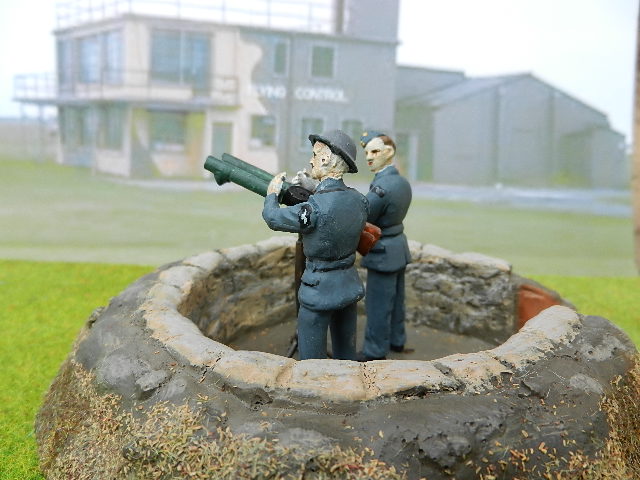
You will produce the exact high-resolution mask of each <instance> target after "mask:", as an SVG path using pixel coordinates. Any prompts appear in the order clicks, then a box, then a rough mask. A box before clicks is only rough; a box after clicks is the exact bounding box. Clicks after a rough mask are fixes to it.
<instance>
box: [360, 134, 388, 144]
mask: <svg viewBox="0 0 640 480" xmlns="http://www.w3.org/2000/svg"><path fill="white" fill-rule="evenodd" d="M384 135H386V133H382V132H376V131H375V130H368V131H366V132H363V133H362V136H361V137H360V145H362V148H364V147H365V146H366V145H367V143H369V142H370V141H371V140H373V139H374V138H376V137H382V136H384Z"/></svg>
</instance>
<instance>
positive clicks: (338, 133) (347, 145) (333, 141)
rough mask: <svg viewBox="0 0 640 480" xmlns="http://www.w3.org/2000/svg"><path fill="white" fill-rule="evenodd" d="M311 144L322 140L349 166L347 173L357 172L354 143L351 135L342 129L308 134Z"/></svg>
mask: <svg viewBox="0 0 640 480" xmlns="http://www.w3.org/2000/svg"><path fill="white" fill-rule="evenodd" d="M309 141H310V142H311V145H313V144H314V143H316V142H322V143H324V144H325V145H326V146H328V147H329V148H330V149H331V151H332V152H333V153H335V154H336V155H340V156H341V157H342V159H343V160H344V161H345V162H347V165H348V166H349V173H357V172H358V167H357V166H356V154H357V150H356V145H355V143H353V140H351V137H350V136H349V135H347V134H346V133H344V132H343V131H342V130H331V131H329V132H325V133H322V134H315V133H312V134H311V135H309Z"/></svg>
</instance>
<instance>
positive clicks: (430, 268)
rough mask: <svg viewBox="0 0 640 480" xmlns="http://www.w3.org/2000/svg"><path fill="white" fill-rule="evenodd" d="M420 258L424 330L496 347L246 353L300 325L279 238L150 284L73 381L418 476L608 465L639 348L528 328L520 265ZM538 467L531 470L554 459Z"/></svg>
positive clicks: (42, 425) (410, 287)
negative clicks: (363, 451) (612, 419)
mask: <svg viewBox="0 0 640 480" xmlns="http://www.w3.org/2000/svg"><path fill="white" fill-rule="evenodd" d="M411 248H412V254H413V257H414V263H412V264H411V265H410V266H409V267H408V269H407V276H406V278H407V315H408V319H409V321H411V322H414V323H424V324H428V325H430V326H433V327H436V328H440V329H448V330H450V331H454V332H456V333H461V334H467V335H474V336H478V337H482V338H483V339H485V340H488V341H491V342H492V343H493V344H495V345H496V347H495V348H493V349H490V350H485V351H481V352H476V353H469V354H453V355H449V356H447V357H444V358H439V359H437V360H433V361H408V360H404V361H399V360H394V361H376V362H368V363H357V362H350V361H337V360H305V361H296V360H293V359H290V358H285V357H283V356H279V355H273V354H269V353H264V352H256V351H236V350H233V349H232V348H230V347H228V346H227V345H226V344H227V343H229V342H230V341H231V340H232V339H233V338H235V337H237V336H241V335H243V334H244V333H246V332H249V331H251V330H253V329H256V328H259V327H261V326H266V325H273V324H277V323H280V322H283V321H286V320H290V319H291V318H293V317H295V311H294V298H293V292H292V276H293V271H292V268H293V255H294V240H293V239H292V238H290V237H275V238H272V239H269V240H266V241H264V242H260V243H258V244H256V245H250V246H241V247H236V248H230V249H223V250H219V251H216V252H208V253H203V254H201V255H197V256H194V257H191V258H188V259H185V260H183V261H181V262H176V263H173V264H170V265H166V266H164V267H161V268H160V269H159V270H157V271H156V272H154V273H152V274H150V275H147V276H145V277H143V278H141V279H140V280H138V281H137V282H135V283H134V284H132V285H131V286H130V287H129V288H127V289H126V290H125V291H124V292H123V293H122V294H120V295H119V296H118V297H116V298H114V299H113V300H112V301H111V303H110V304H109V306H108V307H106V308H105V309H100V310H98V311H96V312H95V314H94V315H93V316H92V317H91V318H90V319H89V321H88V323H87V327H86V328H85V329H84V330H83V332H82V333H81V335H80V337H79V339H78V341H77V344H76V347H75V350H74V352H72V354H71V356H70V361H69V362H66V363H65V365H63V369H62V371H61V374H60V375H61V376H62V377H64V378H67V377H68V375H67V376H66V377H65V372H67V373H68V371H70V369H80V370H81V371H84V372H87V374H89V375H90V376H91V377H92V378H93V379H94V380H92V382H93V384H94V385H95V386H96V389H97V390H96V391H99V392H102V393H104V392H108V393H109V394H116V395H117V396H118V398H119V407H118V408H120V409H122V411H125V412H127V411H130V412H139V411H143V410H144V411H148V409H149V408H151V407H152V406H153V405H157V404H159V403H162V402H170V403H171V404H174V405H182V404H189V405H196V404H197V408H198V409H199V412H200V414H199V415H201V416H202V418H203V420H202V421H203V422H204V423H203V425H205V426H206V428H211V427H212V425H213V426H215V425H219V426H224V427H229V428H230V429H231V431H233V432H235V433H242V434H248V435H251V436H259V437H262V438H265V439H267V440H268V441H274V442H277V443H278V445H287V444H292V442H293V444H295V445H296V448H297V450H298V451H300V452H307V453H308V455H309V456H310V458H311V457H313V455H315V454H317V451H318V449H320V450H322V449H323V448H324V449H326V448H327V446H331V445H341V446H353V447H361V448H364V447H367V448H370V449H372V451H373V452H374V454H375V455H376V456H377V457H378V458H380V459H382V460H384V461H386V462H387V463H389V464H392V465H395V466H397V467H398V468H399V469H401V470H403V471H405V472H406V473H407V475H408V477H409V478H420V477H427V478H429V479H440V478H443V479H444V478H451V472H454V473H455V478H458V479H465V478H480V477H479V476H478V472H479V471H481V470H482V471H483V472H485V473H487V474H489V473H488V472H489V470H486V468H488V466H490V465H494V466H495V468H503V471H509V470H508V469H509V468H511V469H513V468H516V467H515V466H514V465H515V463H513V465H507V466H504V465H502V464H501V463H500V462H501V461H504V458H505V456H509V455H510V453H509V452H510V451H517V452H520V451H528V450H527V449H530V448H534V447H535V448H538V447H539V446H540V444H541V442H544V444H543V445H546V447H545V448H553V449H555V450H553V452H555V453H553V455H554V456H555V457H556V458H560V457H561V454H564V455H565V457H567V458H569V455H568V452H569V451H576V450H580V451H581V452H584V454H585V455H594V454H595V453H596V452H597V451H598V449H599V448H601V447H602V443H599V442H598V441H594V440H598V439H599V440H600V441H601V442H602V441H604V440H605V439H606V438H607V436H608V433H609V427H610V425H609V423H608V420H607V416H606V415H605V414H604V413H603V412H602V410H601V407H600V405H601V400H602V399H603V398H604V397H605V395H606V394H607V393H608V392H610V391H611V381H612V380H614V378H616V377H617V376H619V375H620V376H622V377H626V376H627V375H628V372H629V370H630V368H631V365H632V359H633V356H634V355H635V353H636V349H635V347H634V346H633V345H632V343H631V342H630V341H629V339H628V338H627V337H626V335H625V334H624V333H623V332H622V331H620V330H619V329H618V328H616V327H615V326H614V325H612V324H611V323H610V322H608V321H607V320H604V319H601V318H598V317H585V316H582V315H580V314H578V313H576V312H575V311H574V310H572V309H570V308H567V307H564V306H554V307H551V308H549V309H546V310H544V311H543V312H541V313H540V314H539V315H537V316H536V317H534V318H533V319H531V320H529V321H528V322H527V323H526V324H525V325H524V327H523V328H522V329H521V330H520V331H518V332H517V333H516V324H517V319H516V316H517V315H516V312H517V306H518V305H517V303H518V300H517V299H518V292H519V289H520V286H521V285H522V284H523V282H524V283H526V280H523V279H521V278H520V277H518V276H516V275H514V274H513V272H512V271H511V268H510V266H509V265H508V264H507V263H506V262H504V261H501V260H497V259H492V258H489V257H485V256H482V255H477V254H461V255H455V254H452V253H450V252H448V251H445V250H442V249H439V248H437V247H433V246H427V245H420V244H417V243H412V244H411ZM74 388H75V389H78V388H84V387H82V385H78V384H73V382H66V383H65V382H54V385H53V386H52V390H51V391H50V392H49V394H48V397H47V399H46V400H45V404H44V406H43V409H42V411H41V413H40V414H39V420H38V423H37V428H36V432H37V438H38V443H39V445H40V446H41V457H42V458H43V459H48V460H47V461H46V462H45V464H46V465H50V464H51V459H52V458H55V459H56V461H57V462H62V463H64V461H68V460H69V458H70V454H69V448H71V447H68V448H67V449H65V447H64V445H65V442H66V444H67V445H71V444H72V443H73V442H69V439H68V438H67V439H58V442H62V444H58V445H54V446H53V447H52V445H53V444H55V440H56V439H57V438H58V437H59V436H60V435H59V434H56V430H57V429H59V425H58V424H57V423H56V422H57V420H56V418H58V417H60V416H64V409H65V408H70V407H68V405H67V404H65V402H62V401H61V400H60V399H61V398H63V397H64V395H65V389H74ZM283 412H286V413H283ZM137 414H138V413H137ZM559 418H560V419H561V420H559ZM76 421H79V422H81V421H82V420H80V419H79V420H76ZM74 428H75V430H74V429H72V431H76V432H77V431H81V429H80V428H79V427H77V426H76V427H74ZM522 432H528V433H526V434H523V433H522ZM124 436H125V437H126V435H124ZM543 438H544V439H543ZM568 439H569V440H571V442H573V443H571V442H570V443H567V440H568ZM550 451H551V450H550ZM314 452H316V453H314ZM125 457H126V458H125V459H122V462H124V463H125V464H126V462H129V461H133V460H131V459H130V458H129V457H131V455H129V456H126V455H125ZM134 457H135V455H133V457H131V458H134ZM527 458H529V459H530V465H529V466H535V465H543V464H545V462H548V461H550V460H549V458H548V457H547V458H543V456H541V455H538V457H536V456H534V455H528V457H527ZM492 468H493V467H492ZM483 469H485V470H483ZM534 470H535V469H534ZM51 471H52V472H53V470H51ZM52 475H53V476H52V477H51V478H62V477H56V476H55V475H54V474H52ZM531 478H536V477H531Z"/></svg>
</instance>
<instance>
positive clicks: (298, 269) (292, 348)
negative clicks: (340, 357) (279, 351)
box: [287, 233, 306, 358]
mask: <svg viewBox="0 0 640 480" xmlns="http://www.w3.org/2000/svg"><path fill="white" fill-rule="evenodd" d="M305 262H306V258H305V256H304V250H303V249H302V234H301V233H299V234H298V240H297V241H296V258H295V273H294V290H295V296H296V317H297V315H298V312H299V311H300V300H298V292H299V291H300V284H301V283H302V274H303V273H304V265H305ZM297 350H298V331H297V330H296V333H294V334H293V337H291V343H290V344H289V349H288V350H287V357H289V358H293V356H294V355H295V353H296V351H297Z"/></svg>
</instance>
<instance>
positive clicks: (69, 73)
mask: <svg viewBox="0 0 640 480" xmlns="http://www.w3.org/2000/svg"><path fill="white" fill-rule="evenodd" d="M72 45H73V43H72V42H71V40H68V39H65V40H58V41H57V42H56V47H57V61H58V85H59V86H60V88H64V87H67V86H69V85H71V83H72V82H73V52H72Z"/></svg>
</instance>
